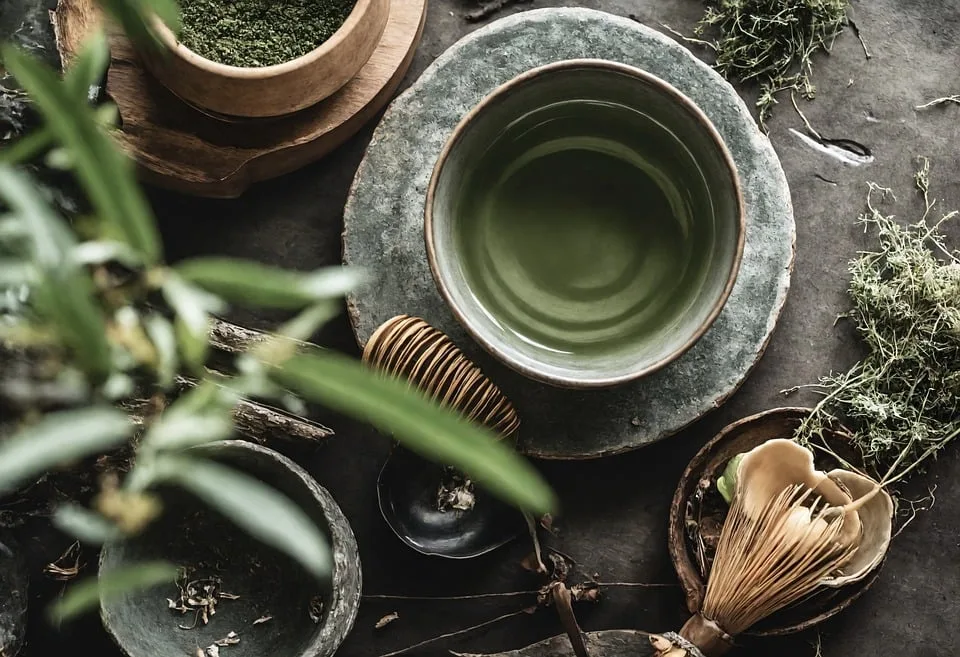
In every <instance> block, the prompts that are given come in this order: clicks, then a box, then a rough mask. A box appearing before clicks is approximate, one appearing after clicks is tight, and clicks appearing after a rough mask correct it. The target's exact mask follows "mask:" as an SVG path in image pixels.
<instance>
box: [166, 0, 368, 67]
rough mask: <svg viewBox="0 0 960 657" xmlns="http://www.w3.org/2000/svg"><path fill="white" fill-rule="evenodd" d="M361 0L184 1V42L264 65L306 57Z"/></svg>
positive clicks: (213, 54)
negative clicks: (358, 0)
mask: <svg viewBox="0 0 960 657" xmlns="http://www.w3.org/2000/svg"><path fill="white" fill-rule="evenodd" d="M355 4H356V0H180V8H181V14H182V17H183V28H182V31H181V33H180V42H181V43H183V45H184V46H186V47H187V48H189V49H190V50H192V51H193V52H195V53H196V54H198V55H200V56H201V57H204V58H206V59H209V60H211V61H215V62H219V63H221V64H227V65H229V66H241V67H245V68H259V67H262V66H273V65H275V64H282V63H284V62H288V61H290V60H292V59H296V58H297V57H301V56H303V55H305V54H307V53H308V52H310V51H311V50H314V49H315V48H317V47H318V46H319V45H320V44H322V43H323V42H324V41H326V40H327V39H329V38H330V37H331V36H333V34H334V32H336V31H337V30H338V29H339V28H340V26H341V25H343V23H344V21H345V20H346V19H347V16H349V15H350V12H351V11H352V10H353V7H354V5H355Z"/></svg>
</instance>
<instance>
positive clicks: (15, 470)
mask: <svg viewBox="0 0 960 657" xmlns="http://www.w3.org/2000/svg"><path fill="white" fill-rule="evenodd" d="M132 428H133V426H132V424H131V423H130V418H128V417H127V416H126V414H125V413H123V412H122V411H119V410H117V409H114V408H101V407H95V406H94V407H90V408H85V409H83V410H77V411H59V412H56V413H48V414H47V415H45V416H44V417H43V419H42V420H40V421H39V422H37V423H36V424H34V425H31V426H28V427H26V428H23V429H21V430H20V431H18V432H17V433H15V434H14V435H13V436H11V437H10V438H7V439H6V440H4V441H3V442H2V443H0V492H7V491H10V490H12V489H14V488H16V487H17V486H19V485H20V484H23V483H24V482H28V481H30V480H32V479H34V478H35V477H38V476H40V475H41V474H43V473H44V472H46V471H47V470H50V469H51V468H55V467H58V466H60V465H63V464H66V463H70V462H72V461H75V460H77V459H81V458H84V457H87V456H91V455H93V454H98V453H100V452H103V451H106V450H109V449H112V448H114V447H117V446H118V445H121V444H123V443H124V442H125V441H126V439H127V437H128V436H129V435H130V433H131V431H132Z"/></svg>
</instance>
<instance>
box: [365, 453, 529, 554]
mask: <svg viewBox="0 0 960 657" xmlns="http://www.w3.org/2000/svg"><path fill="white" fill-rule="evenodd" d="M449 477H450V473H449V470H448V469H447V468H444V467H443V466H440V465H437V464H435V463H432V462H430V461H427V460H425V459H423V458H421V457H420V456H418V455H417V454H415V453H413V452H411V451H410V450H408V449H404V448H403V447H400V446H395V447H394V448H393V450H392V451H391V453H390V456H389V457H388V458H387V460H386V462H385V463H384V464H383V468H382V469H381V470H380V476H379V477H378V478H377V498H378V500H379V502H380V513H381V514H382V515H383V519H384V520H386V521H387V525H389V526H390V529H391V530H393V533H394V534H396V535H397V537H398V538H399V539H400V540H401V541H403V542H404V543H405V544H407V545H408V546H410V547H411V548H413V549H414V550H416V551H417V552H420V553H421V554H426V555H430V556H437V557H445V558H447V559H470V558H473V557H479V556H480V555H483V554H487V553H488V552H492V551H493V550H496V549H497V548H499V547H503V546H504V545H506V544H507V543H509V542H510V541H512V540H513V539H515V538H517V537H518V536H520V535H521V534H522V533H523V532H524V531H525V527H526V525H525V524H524V519H523V515H522V514H521V513H520V512H519V511H518V510H516V509H514V508H513V507H511V506H508V505H507V504H504V503H503V502H501V501H500V500H499V499H497V498H496V497H494V496H493V495H491V494H490V493H489V492H487V491H485V490H483V489H482V488H480V487H479V486H474V488H473V507H472V508H471V509H469V510H459V509H455V508H448V509H447V510H443V511H441V510H440V505H439V504H438V490H439V487H440V485H441V483H442V482H444V481H445V479H448V478H449Z"/></svg>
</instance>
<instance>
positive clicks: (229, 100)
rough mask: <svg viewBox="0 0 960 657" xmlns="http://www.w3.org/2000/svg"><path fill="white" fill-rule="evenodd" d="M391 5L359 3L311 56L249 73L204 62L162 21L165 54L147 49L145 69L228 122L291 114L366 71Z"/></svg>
mask: <svg viewBox="0 0 960 657" xmlns="http://www.w3.org/2000/svg"><path fill="white" fill-rule="evenodd" d="M389 14H390V0H357V4H356V5H354V7H353V10H352V11H351V12H350V14H349V15H348V16H347V19H346V20H345V21H344V23H343V25H341V26H340V28H339V29H338V30H337V31H336V32H334V34H333V35H332V36H331V37H330V38H329V39H327V40H326V41H324V42H323V43H321V44H320V45H319V46H317V47H316V48H315V49H313V50H311V51H310V52H308V53H307V54H305V55H302V56H300V57H297V58H296V59H292V60H290V61H288V62H283V63H282V64H275V65H273V66H263V67H258V68H252V67H251V68H245V67H239V66H228V65H226V64H221V63H219V62H215V61H212V60H209V59H207V58H205V57H201V56H200V55H198V54H197V53H195V52H193V51H192V50H190V49H189V48H187V47H186V46H184V45H183V44H182V43H180V42H179V41H178V40H177V38H176V36H175V35H174V33H173V32H172V31H170V29H169V28H168V27H167V26H166V25H164V24H163V23H162V21H160V20H159V19H156V20H155V23H154V24H155V26H156V30H157V33H158V35H159V37H160V40H161V41H162V43H163V45H164V48H163V49H161V50H159V51H157V50H155V49H148V48H144V49H141V50H140V52H139V54H140V56H141V58H142V60H143V63H144V66H145V67H146V68H147V70H149V71H150V73H152V74H153V76H154V77H156V78H157V79H158V80H159V81H160V82H161V83H162V84H163V85H164V86H165V87H167V88H168V89H169V90H170V91H172V92H173V93H174V94H176V95H177V96H179V97H180V98H181V99H183V100H184V101H186V102H187V103H189V104H191V105H194V106H196V107H197V108H199V109H201V110H207V111H209V112H213V113H216V114H222V115H224V116H225V117H245V118H265V117H276V116H282V115H286V114H291V113H293V112H296V111H298V110H301V109H304V108H306V107H310V106H311V105H315V104H316V103H319V102H320V101H321V100H323V99H325V98H328V97H329V96H331V95H333V94H334V93H335V92H336V91H337V90H338V89H340V88H341V87H342V86H343V85H345V84H346V83H347V82H349V81H350V80H351V79H352V78H353V77H354V76H355V75H356V74H357V72H358V71H359V70H360V69H361V68H363V66H364V65H365V64H366V63H367V60H369V59H370V56H371V55H373V52H374V50H376V48H377V45H378V44H379V43H380V38H381V37H382V36H383V31H384V28H385V27H386V25H387V18H388V17H389Z"/></svg>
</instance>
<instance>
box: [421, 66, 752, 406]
mask: <svg viewBox="0 0 960 657" xmlns="http://www.w3.org/2000/svg"><path fill="white" fill-rule="evenodd" d="M424 228H425V230H424V232H425V241H426V250H427V257H428V260H429V265H430V268H431V271H432V273H433V276H434V279H435V281H436V284H437V286H438V288H439V290H440V292H441V294H442V295H443V297H444V298H445V300H446V302H447V304H448V305H449V306H450V308H451V309H452V311H453V313H454V314H455V315H456V317H457V319H458V320H459V321H460V323H461V324H462V325H463V326H464V327H465V329H466V330H467V331H468V332H469V333H470V334H471V335H472V337H473V338H474V339H475V340H476V341H477V342H479V343H480V345H482V346H483V347H484V348H485V349H486V350H487V351H489V352H490V353H491V354H493V355H494V356H495V357H496V358H498V359H499V360H500V361H502V362H503V363H505V364H506V365H508V366H510V367H512V368H513V369H515V370H516V371H518V372H520V373H521V374H523V375H525V376H528V377H530V378H533V379H536V380H539V381H542V382H544V383H548V384H552V385H555V386H559V387H566V388H600V387H608V386H613V385H617V384H620V383H625V382H627V381H630V380H633V379H636V378H638V377H641V376H644V375H647V374H649V373H651V372H654V371H656V370H657V369H659V368H662V367H663V366H665V365H666V364H668V363H670V362H671V361H673V360H675V359H676V358H678V357H679V356H680V355H682V354H683V353H684V352H685V351H686V350H688V349H689V348H690V347H691V346H692V345H693V344H694V343H695V342H696V341H697V340H698V339H699V338H700V337H701V336H702V335H703V334H704V333H705V332H706V331H707V329H708V328H709V327H710V325H711V324H712V323H713V321H714V320H715V319H716V318H717V316H718V315H719V313H720V311H721V309H722V308H723V305H724V303H725V302H726V300H727V298H728V296H729V294H730V291H731V289H732V288H733V284H734V282H735V280H736V277H737V272H738V270H739V266H740V260H741V257H742V254H743V244H744V232H745V216H744V203H743V196H742V193H741V188H740V182H739V178H738V175H737V171H736V166H735V165H734V163H733V160H732V158H731V156H730V153H729V152H728V150H727V147H726V145H725V144H724V142H723V140H722V138H721V137H720V135H719V134H718V133H717V131H716V129H715V128H714V126H713V125H712V124H711V123H710V121H709V119H708V118H707V117H706V115H704V113H703V112H702V111H701V110H700V109H699V108H698V107H697V106H696V105H695V104H694V103H693V102H692V101H691V100H689V99H688V98H687V97H685V96H684V95H683V94H681V93H680V92H679V91H678V90H677V89H675V88H674V87H672V86H671V85H669V84H668V83H666V82H664V81H663V80H661V79H659V78H657V77H655V76H653V75H651V74H649V73H646V72H644V71H642V70H639V69H637V68H634V67H630V66H626V65H622V64H617V63H613V62H609V61H601V60H567V61H562V62H557V63H553V64H549V65H546V66H543V67H540V68H536V69H532V70H530V71H528V72H526V73H524V74H522V75H520V76H518V77H516V78H514V79H513V80H510V81H509V82H507V83H505V84H504V85H502V86H501V87H499V88H497V89H496V90H494V91H493V92H492V93H491V94H490V95H488V96H487V97H486V98H484V99H483V100H482V101H481V102H480V103H479V104H478V105H477V106H476V107H474V108H473V109H472V110H471V111H470V112H469V113H467V115H466V116H465V117H464V118H463V119H462V120H461V122H460V123H459V125H458V126H457V127H456V129H455V130H454V132H453V134H452V135H451V136H450V138H449V139H448V141H447V143H446V144H445V146H444V148H443V150H442V152H441V154H440V157H439V159H438V160H437V163H436V165H435V168H434V170H433V174H432V177H431V180H430V184H429V187H428V190H427V197H426V208H425V222H424Z"/></svg>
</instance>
